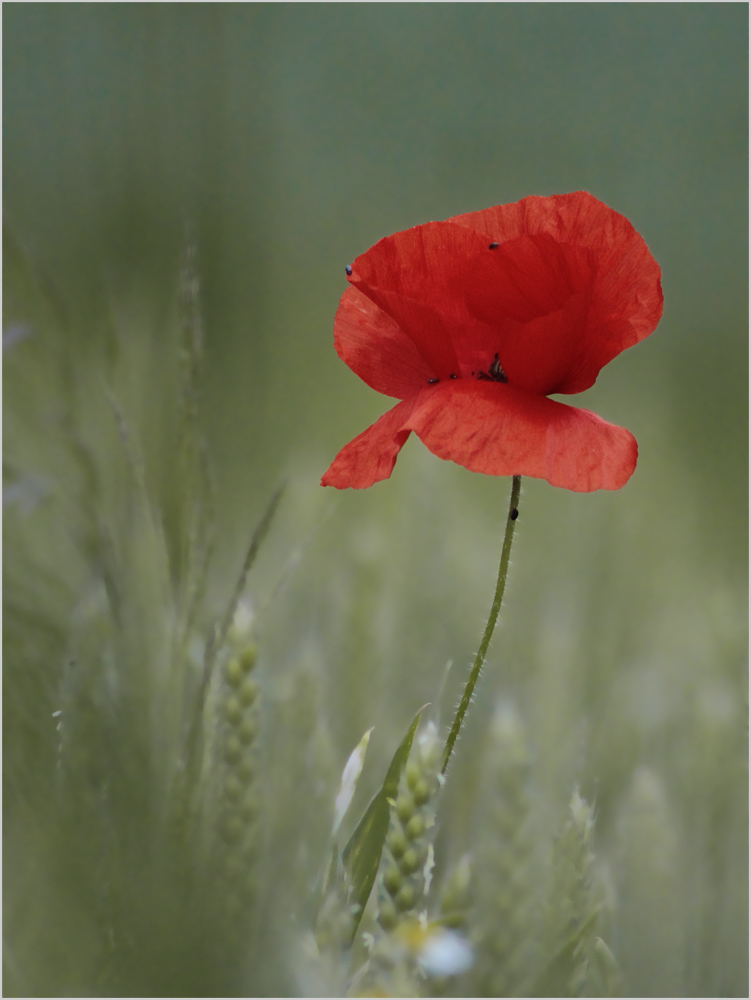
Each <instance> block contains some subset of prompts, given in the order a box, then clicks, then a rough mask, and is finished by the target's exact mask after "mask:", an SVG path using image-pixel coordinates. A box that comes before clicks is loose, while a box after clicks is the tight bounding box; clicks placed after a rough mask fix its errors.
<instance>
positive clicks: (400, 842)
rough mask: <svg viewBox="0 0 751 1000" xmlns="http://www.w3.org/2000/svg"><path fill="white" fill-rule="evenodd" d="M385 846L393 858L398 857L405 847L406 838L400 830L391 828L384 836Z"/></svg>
mask: <svg viewBox="0 0 751 1000" xmlns="http://www.w3.org/2000/svg"><path fill="white" fill-rule="evenodd" d="M386 846H387V847H388V849H389V850H390V851H391V853H392V854H393V855H394V857H395V858H400V857H401V856H402V854H404V852H405V851H406V849H407V838H406V837H405V836H404V834H403V833H402V831H401V830H392V831H391V832H390V833H389V835H388V837H387V838H386Z"/></svg>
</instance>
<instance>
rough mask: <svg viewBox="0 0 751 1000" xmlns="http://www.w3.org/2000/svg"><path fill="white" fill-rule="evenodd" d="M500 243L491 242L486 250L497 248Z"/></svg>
mask: <svg viewBox="0 0 751 1000" xmlns="http://www.w3.org/2000/svg"><path fill="white" fill-rule="evenodd" d="M500 245H501V244H500V243H491V244H490V246H489V247H488V250H497V249H498V247H499V246H500Z"/></svg>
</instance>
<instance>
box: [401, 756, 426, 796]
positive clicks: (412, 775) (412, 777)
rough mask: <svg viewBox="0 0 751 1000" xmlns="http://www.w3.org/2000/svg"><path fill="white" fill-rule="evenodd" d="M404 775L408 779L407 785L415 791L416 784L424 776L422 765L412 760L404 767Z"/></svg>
mask: <svg viewBox="0 0 751 1000" xmlns="http://www.w3.org/2000/svg"><path fill="white" fill-rule="evenodd" d="M404 775H405V777H406V779H407V785H408V786H409V788H410V789H411V790H412V791H414V790H415V785H416V784H417V782H418V781H419V780H420V778H421V777H422V770H421V768H420V765H419V764H416V763H415V762H414V761H413V760H411V761H410V762H409V763H408V764H407V766H406V768H405V769H404Z"/></svg>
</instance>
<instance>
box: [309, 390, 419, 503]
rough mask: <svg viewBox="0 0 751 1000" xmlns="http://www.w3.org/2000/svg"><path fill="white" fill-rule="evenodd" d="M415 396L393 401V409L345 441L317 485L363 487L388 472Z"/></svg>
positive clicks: (401, 443)
mask: <svg viewBox="0 0 751 1000" xmlns="http://www.w3.org/2000/svg"><path fill="white" fill-rule="evenodd" d="M415 398H417V397H413V399H411V400H405V401H404V402H401V403H397V405H396V406H395V407H394V408H393V410H389V411H388V413H384V415H383V416H382V417H381V418H380V419H379V420H377V421H376V422H375V423H374V424H373V425H372V426H371V427H368V429H367V430H366V431H363V433H362V434H359V435H358V436H357V437H356V438H355V439H354V440H353V441H350V443H349V444H347V445H345V446H344V447H343V448H342V450H341V451H340V452H339V454H338V455H337V456H336V458H335V459H334V461H333V462H332V463H331V466H330V468H329V470H328V472H327V473H326V474H325V475H324V477H323V479H321V486H335V487H336V488H337V489H338V490H344V489H347V488H348V487H351V488H352V489H355V490H364V489H366V488H367V487H368V486H372V485H373V484H374V483H377V482H380V480H381V479H388V478H389V476H390V475H391V473H392V471H393V468H394V464H395V463H396V457H397V455H398V454H399V452H400V451H401V450H402V448H403V447H404V442H405V441H406V440H407V438H408V437H409V435H410V431H409V430H408V429H407V427H406V426H405V424H406V422H407V420H408V418H409V414H410V413H411V411H412V407H413V405H414V401H415Z"/></svg>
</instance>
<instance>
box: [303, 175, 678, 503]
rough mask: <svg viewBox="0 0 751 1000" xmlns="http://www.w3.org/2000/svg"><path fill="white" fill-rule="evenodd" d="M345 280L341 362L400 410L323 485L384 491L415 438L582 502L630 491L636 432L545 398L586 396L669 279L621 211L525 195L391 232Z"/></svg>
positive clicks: (351, 449)
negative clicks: (576, 495)
mask: <svg viewBox="0 0 751 1000" xmlns="http://www.w3.org/2000/svg"><path fill="white" fill-rule="evenodd" d="M347 275H348V278H349V282H350V287H349V288H348V289H347V291H346V292H345V293H344V295H343V296H342V299H341V302H340V303H339V309H338V311H337V314H336V321H335V324H334V338H335V344H336V350H337V352H338V354H339V357H340V358H341V359H342V360H343V361H344V362H345V363H346V364H347V365H349V367H350V368H351V369H352V370H353V371H354V372H355V373H356V374H357V375H359V376H360V378H361V379H363V381H365V382H367V383H368V385H369V386H371V387H372V388H373V389H376V390H377V391H378V392H382V393H384V394H385V395H387V396H393V397H396V398H397V399H400V400H401V402H400V403H398V404H397V406H395V407H394V408H393V409H392V410H389V412H388V413H386V414H384V415H383V416H382V417H381V418H380V420H378V421H377V422H376V423H375V424H373V426H372V427H369V428H368V429H367V430H366V431H365V432H364V433H363V434H360V435H359V437H356V438H355V439H354V441H351V442H350V443H349V444H348V445H346V447H344V448H343V449H342V450H341V451H340V452H339V454H338V455H337V457H336V458H335V459H334V462H333V463H332V465H331V468H330V469H329V470H328V472H327V473H326V475H325V476H324V477H323V479H322V480H321V482H322V484H323V485H324V486H335V487H337V488H338V489H344V488H345V487H348V486H351V487H354V488H355V489H363V488H364V487H367V486H372V485H373V483H376V482H378V481H379V480H381V479H387V478H388V477H389V476H390V475H391V471H392V469H393V468H394V463H395V462H396V457H397V455H398V454H399V451H400V450H401V448H402V447H403V445H404V442H405V441H406V440H407V438H408V437H409V435H410V432H411V431H414V432H415V433H416V434H417V435H418V437H419V438H420V439H421V440H422V442H423V443H424V444H425V445H426V446H427V447H428V448H429V449H430V451H432V452H433V454H435V455H438V457H439V458H443V459H451V461H453V462H457V463H458V464H459V465H463V466H465V467H466V468H468V469H471V470H472V471H474V472H484V473H486V474H488V475H494V476H512V475H522V476H533V477H536V478H538V479H546V480H547V481H548V482H549V483H552V485H553V486H563V487H565V488H567V489H570V490H577V491H579V492H589V491H591V490H598V489H606V490H616V489H619V488H620V487H621V486H623V485H624V484H625V483H626V482H627V481H628V479H629V477H630V476H631V474H632V472H633V471H634V468H635V466H636V456H637V446H636V441H635V440H634V438H633V436H632V435H631V434H630V433H629V432H628V431H627V430H625V429H624V428H622V427H616V426H614V425H613V424H609V423H607V422H606V421H605V420H603V419H602V418H601V417H598V416H597V415H596V414H594V413H590V411H589V410H580V409H576V408H574V407H573V406H567V405H565V404H563V403H559V402H556V401H554V400H552V399H548V396H549V395H550V394H551V393H576V392H582V391H583V390H584V389H588V388H589V387H590V386H591V385H593V384H594V381H595V379H596V378H597V375H598V373H599V371H600V369H601V368H602V367H603V366H604V365H606V364H607V363H608V362H609V361H611V360H612V359H613V358H614V357H615V356H616V355H617V354H620V352H621V351H623V350H625V349H626V348H627V347H631V346H633V345H634V344H636V343H638V342H639V341H640V340H643V339H644V338H645V337H648V336H649V334H650V333H651V332H652V331H653V330H654V328H655V327H656V326H657V323H658V322H659V319H660V316H661V315H662V289H661V287H660V268H659V266H658V264H657V262H656V261H655V259H654V258H653V257H652V255H651V254H650V252H649V250H648V249H647V245H646V243H645V242H644V240H643V239H642V238H641V236H639V234H638V233H637V232H636V230H635V229H634V227H633V226H632V225H631V223H630V222H629V221H628V220H627V219H625V218H624V217H623V216H622V215H619V214H618V213H617V212H614V211H613V210H612V209H611V208H608V206H607V205H604V204H603V203H602V202H601V201H598V200H597V199H596V198H594V197H593V196H592V195H591V194H587V193H586V192H584V191H579V192H576V193H575V194H565V195H554V196H552V197H549V198H542V197H536V196H533V197H529V198H523V199H522V200H521V201H519V202H516V203H515V204H513V205H498V206H496V207H495V208H488V209H485V210H484V211H481V212H470V213H468V214H467V215H457V216H455V217H454V218H453V219H448V220H447V221H446V222H429V223H427V224H426V225H424V226H415V228H414V229H408V230H406V231H405V232H402V233H396V234H395V235H394V236H388V237H386V238H385V239H382V240H381V241H380V242H379V243H376V245H375V246H374V247H371V249H370V250H368V251H367V252H366V253H364V254H362V255H361V256H360V257H358V258H357V259H356V260H355V261H354V263H353V264H352V266H351V267H348V268H347Z"/></svg>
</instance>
